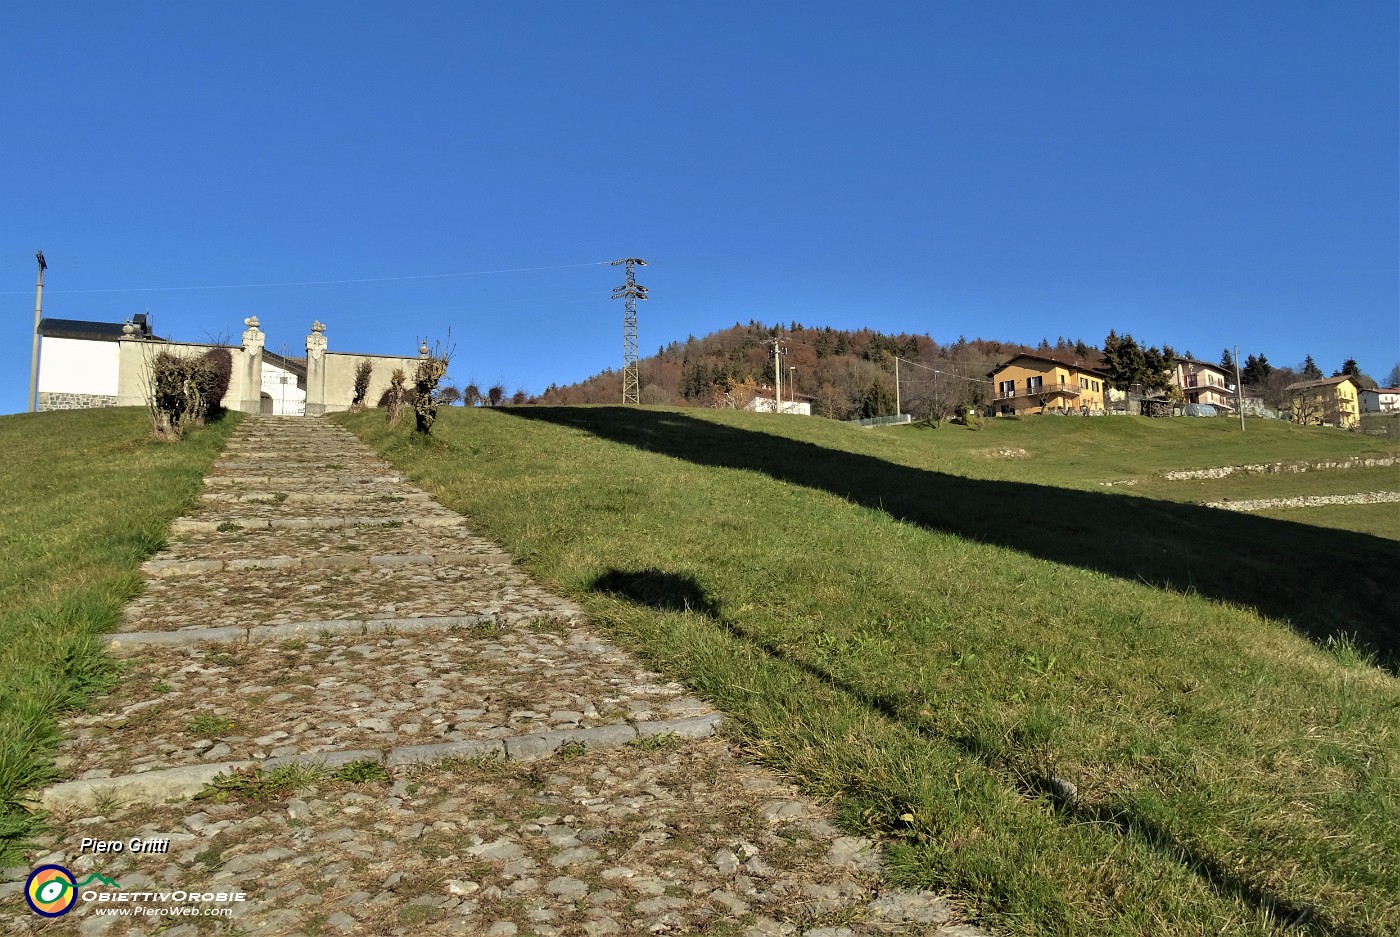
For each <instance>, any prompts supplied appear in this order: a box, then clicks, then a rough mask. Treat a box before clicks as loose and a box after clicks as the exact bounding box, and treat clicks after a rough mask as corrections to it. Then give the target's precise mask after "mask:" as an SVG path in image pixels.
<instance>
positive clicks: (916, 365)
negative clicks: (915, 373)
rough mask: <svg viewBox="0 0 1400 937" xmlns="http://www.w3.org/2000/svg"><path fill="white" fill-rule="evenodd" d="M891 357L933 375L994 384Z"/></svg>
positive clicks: (894, 356)
mask: <svg viewBox="0 0 1400 937" xmlns="http://www.w3.org/2000/svg"><path fill="white" fill-rule="evenodd" d="M891 357H893V358H894V359H895V360H896V361H903V362H904V363H905V364H912V365H913V366H914V367H916V368H923V369H924V370H925V371H932V372H933V373H934V374H942V375H944V376H945V377H956V378H958V379H959V380H964V381H975V382H976V383H978V384H993V383H995V382H994V381H984V380H983V379H982V378H980V377H968V376H967V375H965V374H958V373H957V372H955V371H942V370H939V369H938V368H931V367H929V366H928V365H926V364H919V362H917V361H910V360H909V359H908V358H901V357H899V355H892V356H891Z"/></svg>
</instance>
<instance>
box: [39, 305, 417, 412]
mask: <svg viewBox="0 0 1400 937" xmlns="http://www.w3.org/2000/svg"><path fill="white" fill-rule="evenodd" d="M244 325H245V326H246V327H247V328H246V330H245V331H244V332H243V342H242V344H241V345H234V346H219V345H212V344H202V343H196V342H175V341H171V340H169V339H166V338H161V337H160V336H158V335H156V334H155V333H154V332H153V331H152V330H151V323H150V320H149V318H148V317H147V316H145V315H138V316H134V317H133V318H132V319H131V320H130V321H128V322H125V323H113V322H89V321H85V320H80V319H43V320H41V321H40V323H39V381H38V383H39V388H38V389H39V402H38V409H39V410H75V409H86V408H89V407H130V406H136V407H141V406H145V405H146V403H147V400H148V396H149V361H150V358H151V357H152V356H153V355H155V354H156V353H157V352H160V351H168V352H171V353H173V354H177V355H185V356H191V357H194V356H199V355H204V354H207V353H208V352H210V351H211V350H213V349H215V348H220V347H226V348H227V351H228V353H229V356H230V357H231V358H232V359H233V370H232V374H231V375H230V377H229V386H228V392H227V393H226V394H225V395H224V399H223V400H222V401H221V402H220V403H221V405H222V406H223V407H224V408H225V409H228V410H241V411H243V412H244V413H264V414H272V415H275V414H286V415H296V416H300V415H305V414H308V413H310V414H312V415H320V414H322V413H333V412H335V411H338V410H346V409H349V407H350V403H351V396H352V394H353V388H354V381H355V371H356V369H357V368H358V367H359V365H360V363H361V362H363V361H368V362H369V363H370V366H371V367H370V384H369V393H368V394H367V399H366V401H365V402H366V403H367V404H368V405H369V406H374V404H375V402H376V401H378V400H379V397H380V395H381V394H383V393H384V391H385V390H387V389H388V387H389V378H390V376H391V375H392V373H393V371H394V370H395V369H401V370H403V372H404V373H405V374H406V375H407V376H408V377H409V379H410V380H411V379H412V376H413V372H414V371H415V370H417V367H418V363H419V362H420V361H421V360H422V359H424V358H426V357H428V349H427V346H426V345H422V346H420V347H419V350H418V356H417V357H413V358H410V357H403V356H398V355H356V354H348V353H345V352H331V351H329V350H327V342H326V335H325V332H326V327H325V326H324V325H322V324H321V323H319V322H316V323H313V324H312V326H311V334H310V335H308V336H307V337H306V357H305V358H288V357H284V356H282V355H278V354H274V353H273V352H270V351H267V350H265V348H264V347H263V346H264V344H265V339H266V336H265V335H264V334H263V332H262V329H261V328H260V327H259V324H258V319H257V317H256V316H252V317H250V318H248V319H246V320H245V321H244Z"/></svg>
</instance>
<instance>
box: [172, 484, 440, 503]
mask: <svg viewBox="0 0 1400 937" xmlns="http://www.w3.org/2000/svg"><path fill="white" fill-rule="evenodd" d="M291 487H292V486H290V485H284V484H281V482H280V480H279V481H278V482H277V483H274V484H271V485H264V486H261V487H260V488H256V489H253V488H250V489H248V490H246V491H205V492H202V493H201V494H200V499H201V500H203V501H205V502H208V503H215V504H244V503H246V504H266V503H269V502H271V503H273V504H288V505H293V504H295V505H302V504H343V505H363V504H366V503H371V502H379V503H384V504H389V503H394V502H398V501H411V502H427V501H432V499H433V496H432V495H430V494H428V493H427V492H426V491H419V490H417V489H414V488H410V487H408V486H406V485H402V484H398V485H378V486H372V485H341V486H331V487H332V490H330V491H325V490H322V491H289V490H287V489H288V488H291ZM321 487H323V488H324V487H326V486H321ZM366 489H368V490H366Z"/></svg>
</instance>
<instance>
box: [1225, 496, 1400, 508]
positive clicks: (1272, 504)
mask: <svg viewBox="0 0 1400 937" xmlns="http://www.w3.org/2000/svg"><path fill="white" fill-rule="evenodd" d="M1393 501H1400V491H1361V492H1357V493H1356V494H1354V495H1303V496H1301V497H1297V498H1262V499H1259V500H1256V501H1207V502H1206V503H1205V506H1206V507H1208V508H1219V509H1220V510H1222V511H1264V510H1268V509H1270V508H1315V507H1321V506H1323V505H1327V504H1387V503H1390V502H1393Z"/></svg>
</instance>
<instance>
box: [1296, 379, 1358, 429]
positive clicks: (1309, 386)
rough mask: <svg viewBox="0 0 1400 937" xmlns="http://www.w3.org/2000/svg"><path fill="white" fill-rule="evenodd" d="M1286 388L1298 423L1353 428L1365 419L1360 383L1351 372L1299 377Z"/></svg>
mask: <svg viewBox="0 0 1400 937" xmlns="http://www.w3.org/2000/svg"><path fill="white" fill-rule="evenodd" d="M1286 389H1287V391H1288V396H1289V411H1290V412H1291V414H1292V417H1293V422H1295V423H1301V424H1303V425H1305V426H1336V427H1339V428H1340V429H1352V428H1353V427H1355V426H1357V425H1359V424H1360V422H1361V408H1360V403H1359V400H1358V396H1359V395H1358V394H1357V387H1356V384H1355V382H1354V381H1352V379H1351V378H1350V377H1348V376H1347V375H1342V376H1341V377H1328V378H1323V379H1322V380H1320V381H1299V382H1298V383H1296V384H1289V385H1288V387H1287V388H1286Z"/></svg>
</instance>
